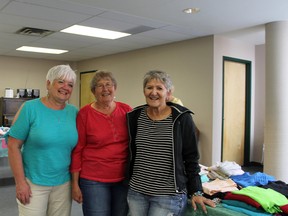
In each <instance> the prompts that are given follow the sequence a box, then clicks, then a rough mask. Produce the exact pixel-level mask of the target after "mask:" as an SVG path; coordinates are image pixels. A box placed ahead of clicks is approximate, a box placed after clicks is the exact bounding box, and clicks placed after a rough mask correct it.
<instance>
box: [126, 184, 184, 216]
mask: <svg viewBox="0 0 288 216" xmlns="http://www.w3.org/2000/svg"><path fill="white" fill-rule="evenodd" d="M128 205H129V211H130V214H131V216H181V215H183V214H184V211H185V208H186V205H187V195H186V194H185V193H183V194H177V195H171V196H147V195H144V194H141V193H138V192H135V191H133V190H132V189H129V190H128Z"/></svg>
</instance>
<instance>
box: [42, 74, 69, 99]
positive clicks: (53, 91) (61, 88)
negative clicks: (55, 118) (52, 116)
mask: <svg viewBox="0 0 288 216" xmlns="http://www.w3.org/2000/svg"><path fill="white" fill-rule="evenodd" d="M73 87H74V82H73V80H67V79H61V78H59V79H55V80H54V81H53V82H52V83H51V82H50V81H49V80H47V90H48V95H49V97H53V99H54V100H55V101H58V102H61V103H65V102H66V101H67V100H69V98H70V96H71V94H72V91H73Z"/></svg>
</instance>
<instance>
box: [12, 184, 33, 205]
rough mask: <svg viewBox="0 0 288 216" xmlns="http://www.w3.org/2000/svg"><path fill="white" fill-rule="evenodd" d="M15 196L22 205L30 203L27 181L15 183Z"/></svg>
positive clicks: (29, 189) (30, 193) (30, 194)
mask: <svg viewBox="0 0 288 216" xmlns="http://www.w3.org/2000/svg"><path fill="white" fill-rule="evenodd" d="M16 197H17V199H18V200H19V201H20V202H21V203H22V204H23V205H26V204H29V203H30V198H31V197H32V191H31V188H30V186H29V184H28V183H27V181H23V182H21V183H17V184H16Z"/></svg>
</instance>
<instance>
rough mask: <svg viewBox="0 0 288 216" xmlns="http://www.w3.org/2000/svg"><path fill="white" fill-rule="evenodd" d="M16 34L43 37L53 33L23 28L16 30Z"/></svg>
mask: <svg viewBox="0 0 288 216" xmlns="http://www.w3.org/2000/svg"><path fill="white" fill-rule="evenodd" d="M16 33H17V34H21V35H29V36H36V37H45V36H47V35H50V34H52V33H54V31H50V30H46V29H38V28H30V27H25V28H22V29H20V30H18V31H17V32H16Z"/></svg>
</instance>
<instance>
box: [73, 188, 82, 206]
mask: <svg viewBox="0 0 288 216" xmlns="http://www.w3.org/2000/svg"><path fill="white" fill-rule="evenodd" d="M72 198H73V200H75V201H76V202H77V203H82V202H83V198H82V192H81V190H80V187H79V185H78V184H77V185H76V184H73V185H72Z"/></svg>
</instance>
